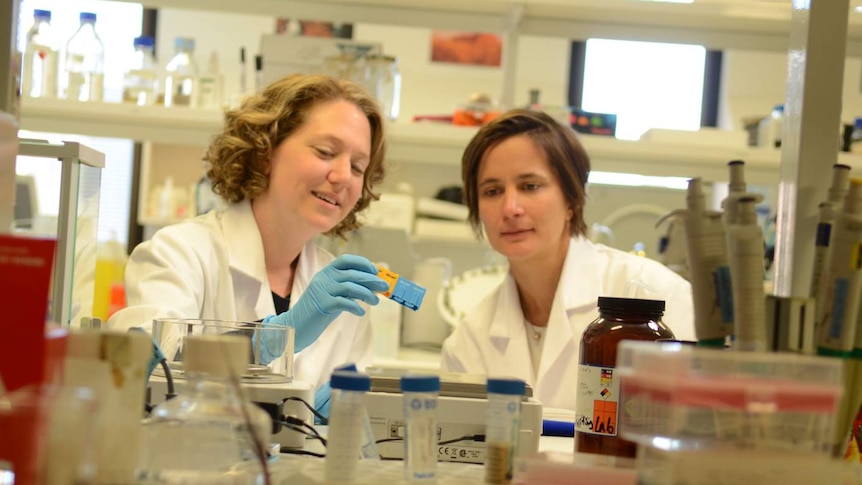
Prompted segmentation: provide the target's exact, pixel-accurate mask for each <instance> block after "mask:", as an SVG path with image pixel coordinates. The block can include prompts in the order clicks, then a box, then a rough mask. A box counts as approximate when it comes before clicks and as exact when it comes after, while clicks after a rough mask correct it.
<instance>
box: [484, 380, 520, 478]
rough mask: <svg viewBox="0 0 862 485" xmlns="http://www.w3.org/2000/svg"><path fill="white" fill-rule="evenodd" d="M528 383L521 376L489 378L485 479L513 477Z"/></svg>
mask: <svg viewBox="0 0 862 485" xmlns="http://www.w3.org/2000/svg"><path fill="white" fill-rule="evenodd" d="M526 387H527V386H526V384H525V383H524V381H522V380H519V379H496V378H489V379H488V411H487V417H486V425H485V450H486V454H485V483H509V482H510V481H511V480H512V473H513V466H514V463H515V454H516V453H517V451H518V437H519V435H520V434H521V399H523V397H524V392H525V391H526Z"/></svg>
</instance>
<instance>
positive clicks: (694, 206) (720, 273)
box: [684, 177, 733, 347]
mask: <svg viewBox="0 0 862 485" xmlns="http://www.w3.org/2000/svg"><path fill="white" fill-rule="evenodd" d="M684 213H685V215H686V217H685V234H686V245H687V247H688V268H689V271H690V273H691V290H692V299H693V300H694V326H695V333H696V335H697V341H698V344H699V345H705V346H710V347H723V346H724V343H725V339H726V337H727V336H728V335H730V334H731V333H732V331H733V295H732V292H731V287H730V267H729V263H728V253H727V240H726V237H725V228H724V222H723V221H722V214H721V213H720V212H715V211H708V210H706V202H705V200H704V195H703V182H702V181H701V179H700V178H699V177H695V178H693V179H691V180H689V181H688V194H687V196H686V209H685V212H684Z"/></svg>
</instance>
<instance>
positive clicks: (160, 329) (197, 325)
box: [152, 318, 295, 384]
mask: <svg viewBox="0 0 862 485" xmlns="http://www.w3.org/2000/svg"><path fill="white" fill-rule="evenodd" d="M152 333H153V340H154V341H155V342H156V343H157V344H158V345H159V347H161V349H162V352H164V354H165V356H166V357H167V360H168V365H169V367H170V369H171V373H172V374H173V373H176V374H177V375H180V376H182V375H183V374H184V365H183V350H184V348H183V341H184V338H185V337H189V336H192V335H224V334H230V335H243V336H246V337H247V338H248V339H249V340H250V341H251V354H250V355H249V361H248V368H247V369H246V372H244V373H243V374H242V376H241V377H242V380H243V381H244V382H257V383H263V382H266V383H270V384H274V383H279V382H290V381H292V380H293V349H294V338H295V333H294V330H293V329H292V328H290V327H288V326H282V325H266V326H264V325H263V324H262V323H260V322H242V321H234V320H207V319H200V318H157V319H155V320H153V332H152ZM273 343H274V344H276V345H275V346H276V347H278V349H277V352H275V353H277V354H278V355H275V356H274V357H273V352H267V350H269V349H271V348H272V347H273V345H270V344H273ZM154 374H155V375H159V376H162V377H164V374H163V371H162V370H161V369H156V371H155V372H154Z"/></svg>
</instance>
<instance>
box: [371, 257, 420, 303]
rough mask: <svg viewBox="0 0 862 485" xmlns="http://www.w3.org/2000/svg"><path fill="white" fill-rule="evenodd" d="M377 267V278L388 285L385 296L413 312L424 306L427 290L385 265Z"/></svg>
mask: <svg viewBox="0 0 862 485" xmlns="http://www.w3.org/2000/svg"><path fill="white" fill-rule="evenodd" d="M376 266H377V276H379V277H380V278H381V279H382V280H383V281H385V282H386V283H387V284H388V288H387V289H386V291H385V292H383V296H385V297H387V298H389V299H391V300H395V301H397V302H398V303H400V304H402V305H404V306H406V307H407V308H409V309H411V310H413V311H416V310H418V309H419V307H420V306H422V299H423V298H424V297H425V288H423V287H421V286H419V285H417V284H416V283H414V282H412V281H410V280H408V279H407V278H404V277H402V276H401V275H399V274H398V273H396V272H394V271H392V270H390V269H389V268H386V267H385V266H383V265H379V264H378V265H376Z"/></svg>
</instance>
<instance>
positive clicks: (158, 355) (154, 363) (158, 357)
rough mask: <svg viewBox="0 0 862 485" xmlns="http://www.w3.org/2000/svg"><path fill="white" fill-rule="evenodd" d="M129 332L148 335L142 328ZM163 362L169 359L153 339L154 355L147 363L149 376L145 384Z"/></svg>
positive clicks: (135, 328)
mask: <svg viewBox="0 0 862 485" xmlns="http://www.w3.org/2000/svg"><path fill="white" fill-rule="evenodd" d="M129 331H130V332H145V333H146V330H144V329H143V328H141V327H132V328H130V329H129ZM163 360H167V357H165V353H164V352H162V348H161V347H159V344H157V343H156V339H153V353H152V355H151V356H150V360H149V361H148V362H147V374H146V376H145V377H144V384H146V383H147V382H149V381H150V376H151V375H153V371H154V370H156V367H158V366H159V363H160V362H161V361H163Z"/></svg>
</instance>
